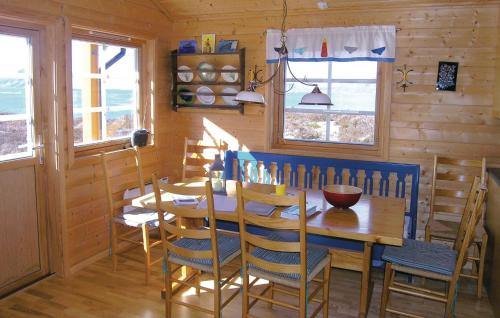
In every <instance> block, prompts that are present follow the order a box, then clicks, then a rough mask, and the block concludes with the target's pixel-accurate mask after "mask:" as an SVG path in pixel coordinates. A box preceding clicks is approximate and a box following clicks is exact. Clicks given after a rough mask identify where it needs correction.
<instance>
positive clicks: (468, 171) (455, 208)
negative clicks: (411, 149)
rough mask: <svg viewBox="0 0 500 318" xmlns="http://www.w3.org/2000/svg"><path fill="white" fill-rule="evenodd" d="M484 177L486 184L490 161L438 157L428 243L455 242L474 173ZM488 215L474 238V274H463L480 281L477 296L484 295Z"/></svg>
mask: <svg viewBox="0 0 500 318" xmlns="http://www.w3.org/2000/svg"><path fill="white" fill-rule="evenodd" d="M478 175H480V176H481V180H480V182H481V183H482V184H485V183H486V180H485V179H486V160H485V159H484V158H483V159H482V160H463V159H452V158H445V157H438V156H434V168H433V175H432V192H431V202H430V211H429V218H428V221H427V224H426V226H425V240H426V241H428V242H432V241H441V242H453V241H455V238H456V236H457V233H458V232H459V227H460V220H463V218H462V213H463V212H464V211H465V210H466V209H465V205H466V204H467V202H468V201H467V193H468V192H467V191H468V190H469V189H470V188H471V186H472V182H473V180H474V176H478ZM483 220H484V217H483V218H482V219H481V220H480V221H479V224H478V227H477V229H476V232H475V236H474V239H473V243H474V244H473V247H474V251H473V252H474V253H473V254H472V255H468V257H467V261H469V262H471V263H472V265H473V266H472V269H473V271H472V273H471V274H465V273H462V274H461V276H462V277H467V278H472V279H475V280H477V296H478V298H481V292H482V286H483V277H484V267H485V262H486V250H487V244H488V234H487V233H486V230H485V229H484V223H483Z"/></svg>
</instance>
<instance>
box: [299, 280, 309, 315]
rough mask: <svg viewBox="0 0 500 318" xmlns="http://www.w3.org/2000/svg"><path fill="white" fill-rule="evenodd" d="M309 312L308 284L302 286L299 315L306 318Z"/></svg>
mask: <svg viewBox="0 0 500 318" xmlns="http://www.w3.org/2000/svg"><path fill="white" fill-rule="evenodd" d="M306 312H307V289H306V286H305V285H304V286H300V291H299V317H300V318H306Z"/></svg>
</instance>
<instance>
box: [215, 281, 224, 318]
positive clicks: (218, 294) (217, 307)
mask: <svg viewBox="0 0 500 318" xmlns="http://www.w3.org/2000/svg"><path fill="white" fill-rule="evenodd" d="M220 305H221V286H220V283H219V280H218V279H217V280H216V279H214V318H221V317H222V312H221V307H220Z"/></svg>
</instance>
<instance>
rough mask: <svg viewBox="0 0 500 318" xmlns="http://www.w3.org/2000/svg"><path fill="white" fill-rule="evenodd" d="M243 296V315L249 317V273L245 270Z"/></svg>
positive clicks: (245, 317)
mask: <svg viewBox="0 0 500 318" xmlns="http://www.w3.org/2000/svg"><path fill="white" fill-rule="evenodd" d="M242 276H243V277H242V279H243V297H242V299H241V307H242V308H241V317H243V318H247V316H248V285H249V283H248V279H249V278H248V274H247V273H246V271H243V275H242Z"/></svg>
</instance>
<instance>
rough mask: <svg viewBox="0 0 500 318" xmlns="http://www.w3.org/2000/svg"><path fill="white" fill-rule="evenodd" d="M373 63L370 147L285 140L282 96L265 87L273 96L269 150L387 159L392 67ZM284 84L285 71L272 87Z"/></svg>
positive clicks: (279, 75)
mask: <svg viewBox="0 0 500 318" xmlns="http://www.w3.org/2000/svg"><path fill="white" fill-rule="evenodd" d="M346 63H348V62H346ZM377 64H378V65H377V82H376V83H377V88H376V105H375V136H374V144H373V145H368V144H354V143H352V144H351V143H334V142H325V141H304V140H290V139H285V138H284V135H283V133H284V115H285V111H284V103H285V96H284V95H280V94H274V90H273V87H272V86H273V85H269V86H270V88H268V91H267V93H268V96H274V97H273V100H272V101H271V109H272V110H271V114H270V122H269V126H270V128H269V129H268V131H269V135H270V138H269V139H270V141H269V151H271V152H278V153H290V154H299V155H317V156H323V157H335V158H346V159H368V160H387V159H388V156H389V154H388V143H389V140H388V139H389V115H390V96H391V81H392V66H391V64H390V63H383V62H378V63H377ZM272 70H273V68H272V65H270V66H268V72H272ZM285 84H286V82H285V71H284V70H282V72H280V74H278V75H277V76H276V79H275V85H276V87H280V88H281V89H282V90H283V89H284V88H285Z"/></svg>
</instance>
